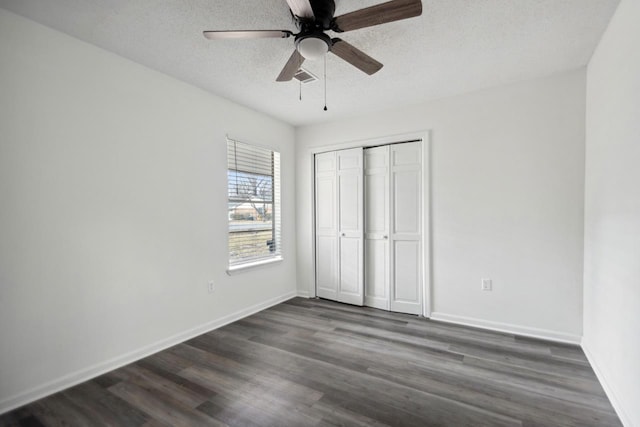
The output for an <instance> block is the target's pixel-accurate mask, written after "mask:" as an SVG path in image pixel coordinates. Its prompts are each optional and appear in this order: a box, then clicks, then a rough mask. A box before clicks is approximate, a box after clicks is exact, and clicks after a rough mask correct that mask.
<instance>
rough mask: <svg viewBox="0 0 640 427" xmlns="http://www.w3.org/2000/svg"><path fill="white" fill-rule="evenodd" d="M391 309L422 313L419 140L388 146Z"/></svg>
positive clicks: (420, 149)
mask: <svg viewBox="0 0 640 427" xmlns="http://www.w3.org/2000/svg"><path fill="white" fill-rule="evenodd" d="M389 150H390V153H389V157H390V172H391V175H390V181H391V182H390V184H391V193H390V198H391V227H390V228H391V229H390V232H391V233H390V241H391V251H390V252H391V295H390V297H391V301H390V309H391V311H397V312H401V313H410V314H422V144H421V143H419V142H411V143H404V144H394V145H391V146H390V147H389Z"/></svg>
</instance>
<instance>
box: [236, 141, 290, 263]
mask: <svg viewBox="0 0 640 427" xmlns="http://www.w3.org/2000/svg"><path fill="white" fill-rule="evenodd" d="M226 141H227V274H229V275H232V274H234V273H237V272H241V271H246V270H252V269H255V268H259V267H263V266H266V265H270V264H273V263H278V262H281V261H282V260H283V256H282V219H281V212H282V209H281V204H282V197H281V186H282V174H281V161H280V157H281V156H280V152H279V151H277V150H275V149H274V148H272V147H267V146H263V145H257V144H253V143H247V142H244V141H240V140H236V139H233V138H230V137H227V138H226ZM239 146H240V147H241V150H242V151H241V155H249V156H250V154H251V153H254V154H255V158H254V160H255V161H256V162H258V163H259V162H260V161H263V162H264V158H266V157H267V155H268V156H270V157H271V174H270V175H267V174H264V173H263V172H264V163H262V165H260V166H256V167H255V168H256V170H250V169H251V166H248V167H249V169H246V168H244V167H243V166H241V165H238V157H239V156H238V151H239V150H238V147H239ZM232 150H233V152H232ZM260 157H262V159H261V158H260ZM245 159H246V157H245ZM232 160H233V162H234V163H232ZM242 162H243V160H241V163H242ZM247 162H249V161H245V163H244V165H245V166H247V165H248V163H247ZM260 168H262V169H263V170H262V171H260V170H258V169H260ZM238 174H242V175H243V176H242V177H241V178H240V179H246V180H248V179H249V177H255V178H256V179H257V177H259V176H261V175H262V176H265V177H269V180H270V183H271V190H270V196H271V198H270V200H269V201H267V199H262V200H260V202H259V203H262V204H264V205H265V207H263V209H267V208H266V205H267V204H270V205H271V227H270V230H271V235H272V236H273V237H272V239H271V241H272V242H273V243H272V245H274V248H275V249H273V251H272V252H273V253H272V254H266V255H264V256H260V255H259V254H257V253H256V255H254V256H246V257H244V258H242V257H241V258H239V259H238V258H235V259H234V258H233V255H232V250H231V237H232V233H242V232H243V231H238V230H235V231H232V227H231V226H232V221H234V219H232V215H235V214H232V210H233V209H235V208H236V207H237V206H235V205H236V204H237V203H238V202H239V201H241V200H242V197H241V196H240V195H239V193H238V190H236V192H235V193H233V192H232V188H233V186H234V185H235V187H236V189H237V188H238V183H239V182H241V181H240V180H239V175H238ZM232 176H235V178H232ZM258 185H259V184H258ZM254 190H255V191H253V192H252V191H251V190H249V192H248V193H247V194H254V195H255V194H256V193H257V191H258V188H256V189H254ZM267 193H269V192H267ZM251 200H252V199H251V198H247V199H245V202H244V203H251ZM232 206H234V207H232ZM252 206H253V204H252ZM254 209H255V210H256V211H259V209H258V208H255V207H254ZM267 210H268V209H267ZM267 230H268V229H267ZM252 231H255V230H252ZM252 231H249V230H248V231H247V232H252ZM250 242H251V241H250V240H247V243H249V244H250ZM255 242H256V243H254V245H256V244H258V243H259V242H260V240H259V239H257V240H256V241H255ZM268 242H269V241H267V243H266V244H267V246H268V247H269V243H268ZM269 251H270V252H271V249H269Z"/></svg>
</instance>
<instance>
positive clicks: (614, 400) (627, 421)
mask: <svg viewBox="0 0 640 427" xmlns="http://www.w3.org/2000/svg"><path fill="white" fill-rule="evenodd" d="M582 351H584V354H585V356H587V360H588V361H589V364H590V365H591V367H592V368H593V372H595V374H596V377H598V381H600V384H601V385H602V388H603V389H604V392H605V393H606V395H607V397H608V398H609V402H611V405H612V406H613V409H615V411H616V414H617V415H618V418H620V421H621V422H622V425H624V426H628V427H632V426H633V424H632V422H631V417H629V415H627V413H626V412H625V410H624V409H623V407H622V404H621V403H620V400H619V399H618V397H617V396H616V394H615V392H614V391H613V388H612V387H611V385H610V384H611V383H610V382H609V381H608V380H607V377H606V376H605V375H604V371H602V369H600V367H599V366H598V363H597V362H596V359H595V358H594V357H593V353H592V352H591V350H589V346H588V345H587V343H586V342H585V340H584V339H583V340H582Z"/></svg>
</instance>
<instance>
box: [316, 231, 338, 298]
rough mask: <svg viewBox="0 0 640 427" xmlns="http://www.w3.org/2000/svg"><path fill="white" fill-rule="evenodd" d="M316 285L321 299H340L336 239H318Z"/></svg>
mask: <svg viewBox="0 0 640 427" xmlns="http://www.w3.org/2000/svg"><path fill="white" fill-rule="evenodd" d="M316 247H317V254H316V259H317V262H316V284H317V293H318V296H319V297H321V298H328V299H332V300H337V298H338V262H337V261H338V247H337V239H336V238H335V236H334V237H326V236H318V237H317V238H316Z"/></svg>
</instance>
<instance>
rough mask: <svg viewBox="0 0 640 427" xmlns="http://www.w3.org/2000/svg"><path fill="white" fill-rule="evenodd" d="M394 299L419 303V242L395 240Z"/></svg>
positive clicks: (397, 301)
mask: <svg viewBox="0 0 640 427" xmlns="http://www.w3.org/2000/svg"><path fill="white" fill-rule="evenodd" d="M394 252H395V265H394V272H395V275H394V295H395V299H394V301H395V302H396V303H399V302H401V303H413V304H419V303H420V270H421V268H420V242H418V241H397V242H395V250H394Z"/></svg>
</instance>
